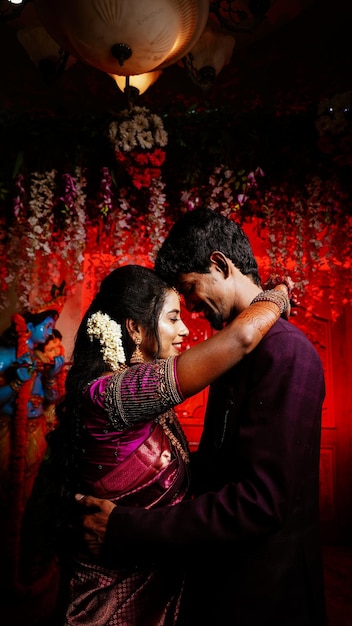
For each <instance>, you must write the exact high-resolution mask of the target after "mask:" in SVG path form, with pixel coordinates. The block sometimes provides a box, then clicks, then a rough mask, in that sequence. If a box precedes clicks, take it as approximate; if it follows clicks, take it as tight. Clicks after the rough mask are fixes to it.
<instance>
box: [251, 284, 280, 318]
mask: <svg viewBox="0 0 352 626" xmlns="http://www.w3.org/2000/svg"><path fill="white" fill-rule="evenodd" d="M255 302H274V304H276V305H277V306H278V307H279V310H280V314H282V313H284V312H285V311H286V310H287V308H288V306H289V299H288V296H285V294H284V293H283V292H282V291H277V290H274V289H268V290H267V291H261V292H260V293H258V295H257V296H256V297H255V298H254V299H253V300H252V302H251V304H254V303H255Z"/></svg>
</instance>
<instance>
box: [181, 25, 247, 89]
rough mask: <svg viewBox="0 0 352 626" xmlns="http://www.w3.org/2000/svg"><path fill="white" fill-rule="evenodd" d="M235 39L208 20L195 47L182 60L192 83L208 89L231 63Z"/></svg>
mask: <svg viewBox="0 0 352 626" xmlns="http://www.w3.org/2000/svg"><path fill="white" fill-rule="evenodd" d="M234 46H235V38H234V36H233V35H232V34H229V33H226V32H224V31H223V30H221V29H220V28H219V27H214V25H212V24H211V21H210V20H209V22H208V24H207V27H206V29H205V31H204V32H203V34H202V35H201V37H200V38H199V40H198V41H197V43H196V44H195V46H194V47H193V48H192V50H190V52H188V54H187V55H186V56H185V57H184V58H183V59H182V61H183V64H184V66H185V68H186V70H187V73H188V74H189V76H190V77H191V78H192V80H193V82H194V83H195V84H196V85H198V86H199V87H201V89H204V90H206V89H208V88H209V87H210V86H211V85H212V84H213V83H214V80H215V78H216V76H217V75H218V74H219V73H220V72H221V70H222V69H223V67H224V66H225V65H228V64H229V63H230V61H231V57H232V53H233V49H234Z"/></svg>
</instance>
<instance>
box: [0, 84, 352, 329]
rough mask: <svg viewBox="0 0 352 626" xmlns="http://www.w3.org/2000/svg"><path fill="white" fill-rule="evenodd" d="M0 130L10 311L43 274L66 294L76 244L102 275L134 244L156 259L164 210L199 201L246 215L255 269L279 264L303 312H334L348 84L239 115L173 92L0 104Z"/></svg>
mask: <svg viewBox="0 0 352 626" xmlns="http://www.w3.org/2000/svg"><path fill="white" fill-rule="evenodd" d="M1 141H2V146H3V150H2V156H1V161H0V207H1V220H0V254H1V266H0V281H1V301H0V306H1V308H5V307H6V306H7V303H8V295H9V293H10V291H11V290H13V289H15V291H16V293H17V297H18V307H19V309H20V310H26V309H28V308H30V307H31V306H32V305H33V304H38V303H42V302H44V301H45V300H46V299H48V294H49V293H50V289H51V287H52V285H53V284H55V285H57V286H60V285H62V284H63V283H65V284H66V293H67V295H70V294H71V293H73V291H74V289H75V287H76V285H77V284H78V283H79V282H80V281H82V280H83V279H84V276H83V261H84V258H85V255H87V256H88V255H92V254H96V253H97V252H101V253H102V255H103V254H104V255H105V254H106V256H108V257H109V258H111V256H110V255H112V257H113V258H114V263H113V266H111V264H109V267H105V265H104V263H102V264H101V265H100V268H99V270H95V271H96V272H98V271H99V272H100V273H101V276H102V275H103V274H105V273H106V272H107V271H110V270H111V269H113V267H114V266H117V265H118V264H121V263H124V262H127V261H128V262H130V261H131V258H132V259H133V258H134V257H138V256H139V255H141V254H146V253H147V254H148V259H149V261H150V264H151V265H152V264H153V261H154V257H155V252H156V250H157V249H158V247H159V246H160V244H161V243H162V241H163V239H164V237H165V235H166V234H167V232H168V230H169V228H170V227H171V225H172V224H173V222H174V221H175V220H176V219H177V218H178V217H179V216H180V215H181V214H182V213H184V212H186V211H191V210H192V209H193V208H194V207H196V206H202V205H208V206H210V207H211V208H212V209H213V210H215V211H219V212H221V213H222V214H224V215H226V216H228V217H229V218H230V219H233V220H235V221H237V222H239V223H240V224H242V225H243V226H245V224H246V223H252V224H255V233H256V236H257V237H258V238H261V239H262V241H263V245H264V248H265V251H266V257H265V258H266V261H264V267H263V266H262V275H263V277H265V274H266V273H267V272H268V271H270V270H277V271H282V270H284V271H289V273H290V274H291V276H292V278H293V279H294V280H295V282H296V287H297V289H298V291H299V293H300V295H301V297H302V299H303V301H304V302H305V310H306V311H307V312H308V313H310V312H311V311H312V310H313V309H314V307H315V306H316V304H317V303H318V302H320V301H321V300H322V298H326V297H327V298H328V301H329V304H330V307H331V316H332V319H336V317H337V316H338V315H339V314H340V312H341V308H342V306H343V305H344V304H346V303H348V302H351V301H352V286H351V256H352V208H351V205H352V182H351V181H352V176H351V173H352V153H351V145H352V92H345V93H341V94H336V95H334V96H333V97H331V98H329V99H328V98H325V99H323V100H321V101H320V102H319V103H316V104H314V106H311V107H302V108H296V109H295V108H291V109H290V110H286V111H285V112H283V111H280V110H277V109H276V110H265V109H264V108H263V107H260V106H259V107H257V108H255V107H254V108H252V109H251V110H249V111H247V112H245V113H243V112H242V113H238V114H237V115H236V114H234V112H233V110H231V108H226V107H223V108H221V109H219V108H212V107H208V108H206V107H205V106H203V107H199V106H197V107H192V106H190V107H188V108H186V107H185V106H182V105H181V104H180V103H178V104H176V105H173V106H170V107H169V108H168V109H164V110H162V111H158V112H155V107H154V110H151V109H150V108H146V107H142V106H135V107H133V108H132V109H128V108H126V110H124V111H121V112H120V113H119V114H117V115H114V116H111V115H110V116H108V115H107V116H106V117H99V118H93V117H89V118H87V117H85V118H83V117H82V118H79V117H73V118H67V117H66V118H65V119H61V118H59V117H50V116H45V115H42V116H40V115H38V114H37V115H36V116H32V117H29V116H28V115H24V114H23V115H21V116H20V115H16V114H11V113H3V114H2V119H1ZM4 146H6V148H4ZM265 263H266V264H265ZM101 276H97V280H100V278H101Z"/></svg>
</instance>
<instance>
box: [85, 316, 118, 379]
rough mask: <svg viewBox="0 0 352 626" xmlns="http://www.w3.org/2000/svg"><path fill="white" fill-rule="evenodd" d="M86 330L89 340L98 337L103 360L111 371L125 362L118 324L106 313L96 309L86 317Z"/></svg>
mask: <svg viewBox="0 0 352 626" xmlns="http://www.w3.org/2000/svg"><path fill="white" fill-rule="evenodd" d="M87 332H88V335H89V337H90V340H91V341H93V339H94V338H96V339H99V341H100V345H101V353H102V355H103V359H104V361H105V362H106V363H107V364H108V365H109V366H110V367H111V369H112V371H114V372H115V371H117V370H118V369H119V368H120V366H121V364H122V363H125V362H126V356H125V352H124V349H123V345H122V340H121V338H122V332H121V326H120V324H118V323H117V322H115V321H114V320H112V319H111V317H109V315H107V313H102V312H101V311H98V312H97V313H93V315H91V316H90V318H89V319H88V321H87Z"/></svg>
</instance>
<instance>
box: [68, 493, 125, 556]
mask: <svg viewBox="0 0 352 626" xmlns="http://www.w3.org/2000/svg"><path fill="white" fill-rule="evenodd" d="M75 500H76V502H77V503H78V504H79V505H80V506H82V507H85V509H86V511H85V512H83V515H82V530H83V534H82V540H83V543H84V545H85V547H86V548H87V550H88V551H89V552H90V554H92V555H93V556H94V557H95V558H100V557H101V552H102V546H103V541H104V538H105V534H106V529H107V525H108V519H109V515H110V513H111V511H112V510H113V509H114V508H115V506H116V505H115V504H113V502H110V500H102V499H100V498H94V497H93V496H83V495H82V494H80V493H77V494H76V495H75ZM89 509H91V510H89Z"/></svg>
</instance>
